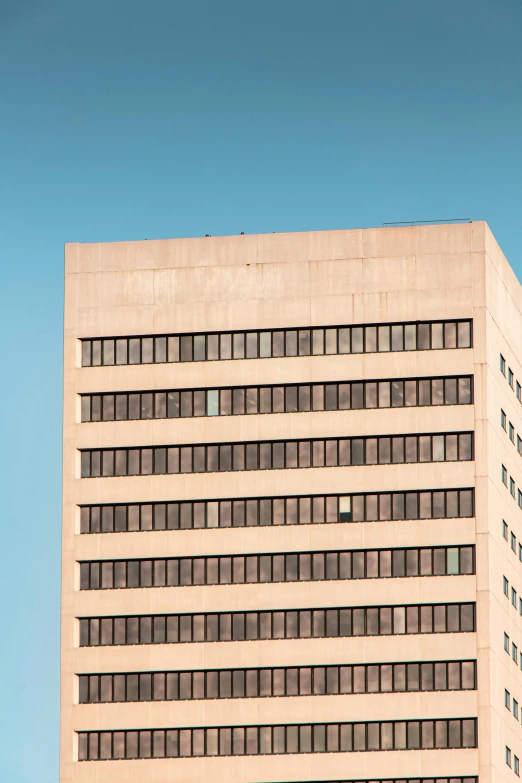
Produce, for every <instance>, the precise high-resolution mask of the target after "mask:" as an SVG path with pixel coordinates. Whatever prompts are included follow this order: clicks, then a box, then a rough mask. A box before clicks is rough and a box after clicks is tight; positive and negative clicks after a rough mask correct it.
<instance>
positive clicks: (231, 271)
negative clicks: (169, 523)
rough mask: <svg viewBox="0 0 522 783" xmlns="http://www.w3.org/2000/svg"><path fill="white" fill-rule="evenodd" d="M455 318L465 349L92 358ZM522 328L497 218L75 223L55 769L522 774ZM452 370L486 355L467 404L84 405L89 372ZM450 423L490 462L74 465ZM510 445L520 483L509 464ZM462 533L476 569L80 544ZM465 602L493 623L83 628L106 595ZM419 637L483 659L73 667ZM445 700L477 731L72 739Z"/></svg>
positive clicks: (163, 779) (252, 545) (209, 602)
mask: <svg viewBox="0 0 522 783" xmlns="http://www.w3.org/2000/svg"><path fill="white" fill-rule="evenodd" d="M452 319H455V320H458V319H470V320H472V324H473V343H472V347H471V348H458V349H448V350H427V351H422V350H412V351H402V352H400V351H399V352H390V353H367V354H349V355H318V356H300V357H286V358H268V359H245V360H223V361H201V362H180V363H170V364H169V363H164V364H143V365H122V366H97V367H84V366H82V361H81V350H82V347H81V340H82V339H86V338H93V339H96V338H98V337H119V336H127V335H132V336H136V335H147V336H148V335H163V334H183V333H186V334H190V333H202V332H205V333H206V332H224V331H227V330H231V331H235V330H263V329H274V330H275V329H284V328H287V329H289V328H302V329H306V328H309V327H310V328H311V327H320V326H325V327H326V326H341V325H346V326H351V325H363V324H389V323H405V322H408V323H409V322H417V321H423V322H424V321H429V322H433V321H441V320H452ZM521 333H522V289H521V287H520V284H519V283H518V281H517V279H516V277H515V275H514V273H513V271H512V270H511V268H510V267H509V265H508V263H507V261H506V260H505V258H504V256H503V254H502V252H501V251H500V249H499V247H498V245H497V243H496V241H495V239H494V237H493V236H492V234H491V232H490V230H489V228H488V226H487V225H486V224H485V223H482V222H479V223H470V224H464V225H442V226H424V227H407V228H383V229H375V230H374V229H365V230H349V231H326V232H314V233H303V234H272V235H266V236H264V235H260V236H239V237H216V238H214V237H208V238H204V239H175V240H162V241H150V242H149V241H143V242H121V243H106V244H92V245H80V244H71V245H68V246H67V247H66V251H65V338H64V468H63V570H62V669H61V671H62V675H61V778H60V780H61V783H87V781H89V783H92V781H96V783H109V781H110V783H119V782H120V781H122V782H123V781H125V782H126V783H127V782H128V783H145V781H150V782H151V783H152V782H153V781H154V783H167V781H169V783H175V782H176V781H179V782H180V783H181V782H182V781H183V783H188V782H189V781H190V782H192V781H194V783H195V781H212V783H228V782H232V781H233V782H234V783H261V782H262V781H270V782H271V783H283V781H296V782H297V781H339V780H343V781H344V780H375V779H404V778H419V777H421V778H436V777H438V778H441V777H448V778H456V777H472V776H479V778H480V783H490V781H495V782H496V781H501V780H512V779H513V778H514V777H516V775H515V771H514V769H513V766H514V757H515V755H516V756H517V757H518V758H520V757H522V724H521V715H520V714H519V716H518V720H517V718H515V717H514V716H513V711H512V700H513V699H516V700H517V701H518V702H519V703H520V704H522V657H520V660H519V658H518V657H517V662H516V663H515V662H514V661H513V660H512V657H511V644H512V643H513V642H514V643H515V644H517V646H518V652H517V656H522V614H521V613H520V609H522V604H521V605H520V607H519V604H518V601H519V598H518V596H519V595H520V596H522V566H521V562H520V560H519V554H518V540H519V539H520V540H521V541H522V526H521V521H522V509H521V508H519V507H518V505H517V492H518V488H519V487H520V488H521V489H522V457H521V455H520V453H518V452H517V447H516V443H515V444H514V443H512V442H511V441H510V439H509V436H508V434H507V433H506V432H505V431H504V430H503V429H502V427H501V409H502V410H503V411H505V413H506V417H507V421H508V422H511V423H512V424H513V426H514V430H515V436H514V437H515V440H516V433H519V434H520V436H521V437H522V405H521V402H520V400H518V399H517V394H516V392H515V388H516V382H517V379H518V381H519V382H520V383H522V350H521V349H520V334H521ZM501 355H502V356H503V357H504V358H505V361H506V373H507V371H508V369H510V370H511V371H512V372H513V374H514V380H513V386H514V388H513V389H512V388H511V387H510V385H509V383H508V379H507V377H505V376H504V375H503V374H502V372H501V370H500V356H501ZM455 375H459V376H460V375H471V376H473V379H474V381H473V389H474V391H473V404H471V405H464V406H459V405H448V406H443V407H440V406H437V407H435V406H433V407H422V408H421V407H412V408H398V409H366V410H343V411H337V410H336V411H316V412H300V413H284V414H271V415H261V414H259V415H243V416H215V417H212V418H209V417H201V418H180V419H163V420H161V419H157V420H154V419H153V420H144V421H106V422H88V423H87V422H81V416H80V396H79V395H81V394H88V393H91V394H92V393H103V392H112V391H118V392H121V391H140V390H141V391H145V390H147V391H149V390H158V389H161V390H164V389H179V388H184V389H189V388H208V389H217V388H220V387H226V386H238V385H252V386H255V385H263V384H285V383H287V384H291V383H311V382H316V383H319V382H328V381H331V382H333V381H345V380H351V381H357V380H365V379H390V378H425V377H435V376H437V377H438V376H455ZM456 431H459V432H460V431H474V433H475V446H474V459H473V460H472V461H462V462H436V463H426V464H420V463H419V464H407V465H406V464H396V465H381V466H379V465H368V466H361V465H358V466H352V467H329V468H311V469H307V470H304V469H302V470H301V469H295V470H290V469H281V470H259V471H240V472H237V473H235V472H234V473H207V474H205V473H203V474H188V475H186V474H176V475H154V476H136V477H130V476H124V477H105V478H88V479H87V478H81V470H80V451H81V450H82V449H97V448H112V447H132V446H143V447H145V446H150V445H163V444H184V443H186V444H198V443H220V442H223V443H230V442H236V441H252V440H271V439H274V440H278V439H281V438H288V439H291V438H303V439H305V438H321V437H325V438H327V437H329V438H335V437H343V436H352V437H353V436H365V435H386V434H389V435H393V434H410V433H411V434H413V433H438V432H439V433H440V432H456ZM502 465H504V466H505V467H506V469H507V475H508V484H509V477H512V478H513V480H514V482H515V490H514V491H515V497H512V496H511V494H510V489H509V486H508V487H506V486H504V484H503V483H502V472H501V468H502ZM470 487H474V489H475V516H474V517H472V518H461V519H442V520H441V519H433V520H408V521H402V520H397V521H393V522H391V521H384V522H364V523H358V524H355V523H354V524H349V523H346V524H344V523H340V524H321V525H302V526H301V525H297V526H283V527H276V526H271V527H253V528H229V529H221V528H219V529H201V530H170V531H169V530H165V531H163V530H158V531H144V532H125V533H108V534H90V535H80V506H81V505H89V504H100V503H101V504H109V503H138V502H140V503H148V502H153V501H179V500H198V499H203V500H204V499H218V498H249V497H278V496H294V495H297V496H299V495H306V494H321V495H328V494H343V493H361V492H367V493H371V492H393V491H401V492H405V491H410V492H413V491H417V490H427V489H433V490H437V489H452V488H470ZM503 520H505V522H506V524H507V528H508V537H509V536H510V534H511V532H512V533H513V534H514V535H515V536H516V542H517V543H516V545H515V551H513V550H512V549H511V547H510V543H511V541H510V540H508V541H506V540H505V538H504V537H503V526H502V521H503ZM458 545H474V546H475V547H476V575H458V576H454V575H453V576H435V577H408V578H389V579H386V580H384V579H379V578H376V579H363V580H357V581H354V580H351V581H346V580H344V581H343V580H337V581H316V582H314V581H305V582H296V583H288V584H281V583H274V584H243V585H238V584H235V585H219V586H215V585H211V586H185V587H158V588H138V589H119V590H116V589H113V590H110V589H109V590H80V566H79V563H80V562H81V561H89V560H107V559H115V560H116V559H121V558H148V557H151V558H153V557H181V556H205V555H218V554H224V555H227V554H238V555H239V554H253V553H256V552H258V553H259V552H261V553H267V552H273V553H283V552H284V553H288V552H300V551H323V550H341V549H342V550H357V549H372V548H374V549H385V548H397V547H429V546H451V547H454V546H458ZM521 557H522V556H521ZM504 577H505V578H506V579H507V580H508V582H509V588H508V592H509V595H508V597H506V596H505V595H504V592H503V578H504ZM512 588H514V589H516V590H517V597H516V601H515V603H516V607H514V606H513V605H512V602H511V597H512V596H511V589H512ZM457 601H458V602H462V603H464V602H476V607H477V609H476V629H477V630H476V632H475V633H435V634H412V635H391V636H366V637H350V638H321V639H286V640H282V639H276V640H264V641H236V642H231V643H221V642H205V643H192V644H190V643H189V644H180V645H172V644H157V645H153V644H140V645H132V646H106V647H103V646H99V647H89V646H82V647H80V631H79V620H78V618H82V617H90V616H95V617H102V616H118V615H134V614H137V615H140V614H162V613H164V614H168V613H173V612H177V613H183V612H216V611H218V612H224V611H240V610H244V611H255V610H269V609H274V610H276V609H286V608H288V609H292V608H305V607H307V608H314V607H336V606H338V607H350V606H358V607H360V606H379V605H395V604H397V605H400V604H408V603H409V604H414V603H415V604H436V603H443V602H449V603H451V602H457ZM504 634H507V635H508V636H509V645H510V647H509V650H510V652H509V653H506V652H505V650H504ZM423 660H424V661H455V660H476V661H477V662H478V663H477V665H478V681H477V684H478V687H477V689H476V690H467V691H450V690H448V691H436V692H408V693H385V694H348V695H338V694H336V695H321V696H317V695H316V696H300V697H297V696H292V697H271V698H264V697H263V698H244V699H237V698H234V699H208V700H194V701H157V702H153V701H149V702H138V703H136V702H131V703H108V704H100V703H98V704H80V703H79V685H78V676H77V675H79V674H86V673H98V674H102V673H104V672H110V673H117V672H154V671H169V670H176V671H181V670H188V669H191V670H194V669H196V670H200V669H201V670H204V669H223V668H234V667H240V668H246V667H261V666H263V667H264V666H275V667H280V666H313V665H316V666H325V665H334V664H343V665H348V664H362V663H387V662H408V661H423ZM505 690H507V691H508V692H509V694H510V696H509V698H510V707H509V710H508V709H507V708H506V707H505V706H504V702H505ZM450 718H477V719H478V747H477V748H463V749H445V750H440V749H438V750H430V749H426V750H397V751H386V752H384V751H367V752H357V753H355V752H354V753H346V752H344V753H343V752H330V753H299V754H292V755H285V754H274V755H253V756H225V757H219V758H213V757H206V758H174V759H166V758H158V759H138V760H104V761H79V760H78V752H79V751H78V732H88V731H112V730H125V729H142V730H145V729H149V728H152V729H154V728H157V729H163V728H182V727H203V726H212V727H214V726H234V725H241V726H247V725H261V724H270V725H278V724H282V723H287V724H293V723H320V722H336V721H337V722H357V721H375V720H381V721H385V720H417V719H419V720H420V719H450ZM506 746H507V747H509V748H510V749H511V752H512V761H511V768H510V767H509V766H508V765H507V764H506V761H505V753H506Z"/></svg>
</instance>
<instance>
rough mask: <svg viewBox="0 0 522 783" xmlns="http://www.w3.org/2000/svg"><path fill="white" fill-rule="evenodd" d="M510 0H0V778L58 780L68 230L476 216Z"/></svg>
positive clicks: (513, 209) (520, 115)
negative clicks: (0, 337)
mask: <svg viewBox="0 0 522 783" xmlns="http://www.w3.org/2000/svg"><path fill="white" fill-rule="evenodd" d="M521 29H522V3H521V2H520V0H423V1H422V2H419V0H394V1H393V2H391V1H390V0H315V2H311V1H310V0H263V1H262V2H261V1H260V0H246V2H245V0H214V1H213V2H212V1H211V0H89V2H85V1H84V0H0V269H1V277H0V333H1V334H2V335H3V344H2V365H1V366H2V370H3V372H2V384H1V386H0V389H1V391H0V395H1V407H0V410H1V411H2V414H1V418H0V435H1V443H2V449H0V482H1V487H0V490H1V495H0V497H1V500H2V507H3V509H4V511H3V513H2V517H1V521H0V524H1V533H2V539H1V540H2V543H3V544H4V546H3V548H2V553H1V567H0V617H1V627H2V636H1V639H2V644H1V648H0V667H1V670H2V672H3V678H4V684H3V686H2V689H1V692H2V706H1V710H0V779H2V780H5V781H6V782H7V781H8V782H9V783H55V781H57V779H58V689H59V679H58V671H59V661H58V654H59V584H60V481H61V476H60V471H61V455H60V449H61V443H60V438H61V381H62V370H61V362H62V344H61V343H62V336H61V329H62V264H63V245H64V243H65V242H75V241H80V242H93V241H108V240H119V239H145V238H148V239H151V238H156V237H178V236H193V235H202V234H206V233H209V234H214V235H215V234H236V233H239V232H240V231H244V232H246V233H254V232H255V233H257V232H271V231H301V230H308V229H327V228H352V227H361V226H363V227H364V226H377V225H381V223H383V222H384V221H402V220H413V219H416V220H422V219H434V218H448V217H449V218H451V217H471V218H474V219H481V220H482V219H484V220H487V221H488V222H489V224H490V226H491V227H492V229H493V231H494V232H495V234H496V236H497V239H498V240H499V242H500V244H501V246H502V247H503V249H504V252H505V253H506V255H507V257H508V259H510V261H511V263H512V264H513V266H514V267H515V269H516V270H517V271H518V273H519V275H520V274H521V273H522V262H521V255H522V233H521V231H520V196H521V182H522V177H521V174H522V163H521V143H522V127H521V125H522V122H521V121H522V96H521V89H522V88H521V85H522V68H521V65H522V50H521V47H520V33H521Z"/></svg>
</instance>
